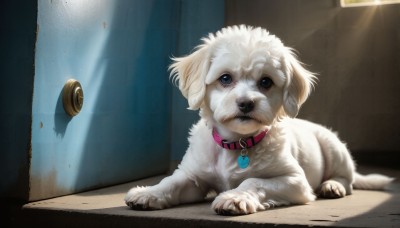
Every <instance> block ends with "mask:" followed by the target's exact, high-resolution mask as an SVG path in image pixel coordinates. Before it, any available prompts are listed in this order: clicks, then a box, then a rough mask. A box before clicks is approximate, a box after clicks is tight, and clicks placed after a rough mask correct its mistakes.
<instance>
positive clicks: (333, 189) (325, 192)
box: [318, 180, 346, 199]
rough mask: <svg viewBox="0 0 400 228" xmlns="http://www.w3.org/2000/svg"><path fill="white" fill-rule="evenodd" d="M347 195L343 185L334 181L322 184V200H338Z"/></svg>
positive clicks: (319, 192)
mask: <svg viewBox="0 0 400 228" xmlns="http://www.w3.org/2000/svg"><path fill="white" fill-rule="evenodd" d="M345 195H346V189H345V188H344V187H343V185H342V184H341V183H339V182H337V181H334V180H328V181H325V182H324V183H322V184H321V186H320V188H319V191H318V196H319V197H321V198H328V199H336V198H342V197H344V196H345Z"/></svg>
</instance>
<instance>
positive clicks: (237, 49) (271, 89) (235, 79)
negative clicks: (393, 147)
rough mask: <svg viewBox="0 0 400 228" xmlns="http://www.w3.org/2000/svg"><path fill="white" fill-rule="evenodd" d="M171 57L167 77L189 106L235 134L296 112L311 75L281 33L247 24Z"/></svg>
mask: <svg viewBox="0 0 400 228" xmlns="http://www.w3.org/2000/svg"><path fill="white" fill-rule="evenodd" d="M173 60H174V63H173V64H172V65H171V66H170V69H171V76H172V77H174V79H175V80H178V81H179V89H180V90H181V92H182V94H183V96H185V98H186V99H187V100H188V103H189V109H193V110H196V109H199V108H200V109H201V110H202V113H203V115H204V116H203V117H206V118H209V119H211V121H213V123H214V124H218V125H222V126H223V127H225V128H227V129H229V130H230V131H233V132H236V133H239V134H249V133H253V132H255V131H257V130H259V129H260V128H262V127H264V126H265V125H271V124H273V122H274V121H276V120H279V119H280V118H282V117H284V116H289V117H295V116H296V115H297V113H298V111H299V108H300V106H301V105H302V104H303V102H304V101H305V100H306V99H307V97H308V95H309V93H310V90H311V87H312V85H313V81H314V78H315V77H314V75H313V74H312V73H311V72H309V71H307V70H306V69H305V68H303V66H302V65H301V63H299V61H298V60H297V59H296V57H295V55H294V54H293V51H292V49H290V48H288V47H285V46H284V45H283V43H282V42H281V41H280V39H279V38H277V37H275V36H273V35H270V34H269V33H268V31H266V30H265V29H262V28H252V27H247V26H233V27H227V28H224V29H222V30H221V31H219V32H217V33H216V34H215V35H213V34H210V35H209V37H207V38H204V39H203V44H201V45H199V46H198V47H197V49H196V51H195V52H193V53H192V54H191V55H189V56H186V57H182V58H174V59H173Z"/></svg>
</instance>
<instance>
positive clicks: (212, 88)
mask: <svg viewBox="0 0 400 228" xmlns="http://www.w3.org/2000/svg"><path fill="white" fill-rule="evenodd" d="M203 42H204V43H203V44H201V45H200V46H198V47H197V50H196V51H195V52H194V53H192V54H191V55H189V56H186V57H182V58H175V59H174V61H175V62H174V63H173V64H172V65H171V72H172V73H171V75H172V76H173V77H174V78H175V80H177V81H178V82H179V89H180V90H181V92H182V94H183V95H184V96H185V97H186V98H187V100H188V104H189V108H190V109H193V110H196V109H200V117H201V118H200V120H199V122H198V123H197V124H195V125H194V126H193V127H192V129H191V131H190V137H189V148H188V149H187V151H186V154H185V156H184V157H183V160H182V162H181V164H180V165H179V167H178V169H177V170H176V171H175V172H174V173H173V175H171V176H169V177H166V178H165V179H163V180H162V181H161V182H160V183H159V184H158V185H155V186H152V187H136V188H132V189H131V190H130V191H129V192H128V194H127V195H126V197H125V201H126V204H127V205H129V206H131V207H132V208H133V209H163V208H167V207H171V206H174V205H178V204H182V203H191V202H197V201H202V200H204V198H205V196H206V195H207V193H208V192H210V191H216V192H217V193H218V194H219V195H218V196H217V197H216V198H215V199H214V202H213V203H212V208H213V209H214V210H215V211H216V212H217V213H219V214H230V215H238V214H249V213H254V212H257V211H261V210H265V209H268V208H271V207H276V206H282V205H290V204H306V203H307V202H310V201H313V200H315V198H316V195H315V194H317V195H318V196H321V197H327V198H338V197H344V196H345V195H348V194H351V192H352V186H353V185H354V186H357V180H358V181H359V183H358V184H359V186H360V187H363V188H369V189H381V188H383V187H384V186H385V185H387V184H388V183H389V182H390V181H391V180H392V179H391V178H388V177H385V176H373V177H372V178H367V177H365V176H361V175H359V174H357V173H356V172H355V166H354V162H353V160H352V158H351V156H350V154H349V152H348V150H347V148H346V146H345V144H343V143H342V142H341V141H340V140H339V139H338V137H337V136H336V135H335V134H334V133H332V132H331V131H330V130H328V129H326V128H324V127H322V126H320V125H317V124H313V123H310V122H307V121H304V120H299V119H294V117H295V116H296V115H297V113H298V111H299V108H300V106H301V105H302V104H303V102H304V101H305V100H306V98H307V97H308V95H309V93H310V91H311V89H312V86H313V82H314V78H315V77H314V75H313V74H312V73H311V72H309V71H307V70H306V69H304V68H303V66H302V65H301V64H300V63H299V62H298V61H297V59H296V57H295V56H294V55H293V52H292V50H291V49H290V48H287V47H285V46H284V45H283V44H282V42H281V41H280V40H279V39H278V38H277V37H275V36H273V35H270V34H269V33H268V32H267V31H266V30H264V29H262V28H251V27H246V26H234V27H228V28H224V29H222V30H221V31H219V32H217V33H216V34H215V35H213V34H210V35H209V37H208V38H204V39H203ZM224 73H229V74H230V75H231V76H232V78H233V82H232V84H230V85H228V86H223V85H222V84H221V83H220V81H219V80H218V78H219V77H220V76H221V75H223V74H224ZM263 77H269V78H271V79H272V81H273V85H272V87H271V88H268V89H264V88H262V87H261V86H260V80H261V79H262V78H263ZM239 99H247V100H250V101H251V102H252V103H253V104H254V109H253V110H252V111H250V112H249V113H245V114H244V113H242V112H241V111H240V110H239V108H238V104H237V103H238V100H239ZM243 115H246V116H247V117H248V118H251V119H246V120H245V119H241V118H238V116H243ZM212 128H215V129H216V130H217V131H218V133H219V134H220V135H221V136H222V137H223V138H224V139H227V140H229V141H237V140H239V139H240V138H246V137H249V136H251V135H255V134H257V133H259V132H261V131H262V130H264V129H265V128H268V129H269V132H268V134H267V136H266V137H265V138H264V139H263V140H262V141H261V142H260V143H259V144H257V145H256V146H254V147H252V148H250V149H249V150H248V151H249V153H248V156H249V158H250V165H249V167H248V168H246V169H241V168H239V167H238V165H237V158H238V156H239V154H240V151H229V150H225V149H222V148H221V147H220V146H218V145H217V144H216V143H215V142H214V141H213V137H212V133H211V132H212ZM182 140H184V139H182ZM355 177H356V178H355ZM355 181H356V182H355Z"/></svg>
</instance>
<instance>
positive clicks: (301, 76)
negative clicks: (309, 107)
mask: <svg viewBox="0 0 400 228" xmlns="http://www.w3.org/2000/svg"><path fill="white" fill-rule="evenodd" d="M284 62H285V68H286V75H287V79H286V84H285V88H284V92H283V109H284V111H285V113H286V114H287V115H288V116H289V117H292V118H294V117H296V116H297V114H298V112H299V109H300V107H301V105H302V104H303V103H304V102H305V101H306V99H307V97H308V95H309V94H310V92H311V89H312V87H313V85H314V82H315V79H316V77H315V76H314V74H313V73H311V72H310V71H308V70H306V69H305V68H304V67H303V66H302V64H301V63H300V62H299V61H298V60H297V58H296V55H295V54H294V53H293V51H292V50H291V49H288V51H287V53H286V55H285V56H284Z"/></svg>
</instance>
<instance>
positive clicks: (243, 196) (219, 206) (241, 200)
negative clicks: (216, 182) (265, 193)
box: [211, 190, 269, 215]
mask: <svg viewBox="0 0 400 228" xmlns="http://www.w3.org/2000/svg"><path fill="white" fill-rule="evenodd" d="M265 206H267V207H269V205H268V204H266V205H265ZM265 206H263V205H262V204H261V203H260V201H259V199H258V197H257V195H256V194H252V193H249V192H245V191H236V190H231V191H227V192H223V193H221V194H219V195H218V196H217V197H216V198H215V200H214V202H213V203H212V205H211V207H212V208H213V209H214V211H215V212H216V213H217V214H220V215H247V214H252V213H255V212H257V211H262V210H265V209H266V207H265Z"/></svg>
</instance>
